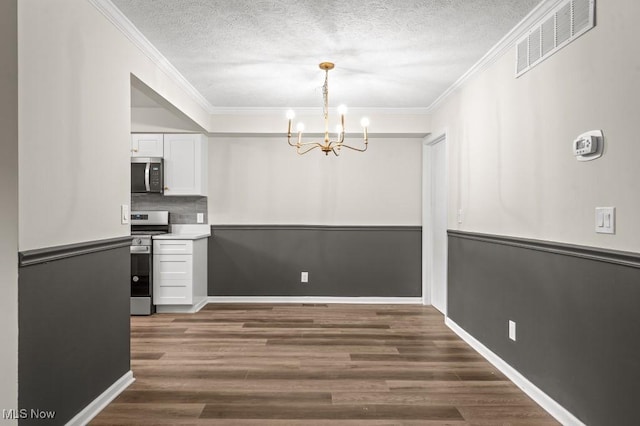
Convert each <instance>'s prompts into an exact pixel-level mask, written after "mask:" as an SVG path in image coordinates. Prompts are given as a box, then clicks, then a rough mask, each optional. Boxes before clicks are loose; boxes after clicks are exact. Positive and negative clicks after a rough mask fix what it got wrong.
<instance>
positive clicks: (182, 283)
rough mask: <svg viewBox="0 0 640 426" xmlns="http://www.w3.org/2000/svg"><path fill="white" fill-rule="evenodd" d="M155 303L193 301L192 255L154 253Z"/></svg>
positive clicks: (177, 303) (188, 302)
mask: <svg viewBox="0 0 640 426" xmlns="http://www.w3.org/2000/svg"><path fill="white" fill-rule="evenodd" d="M153 303H154V304H155V305H190V304H192V303H193V256H192V255H180V254H160V255H158V254H154V255H153Z"/></svg>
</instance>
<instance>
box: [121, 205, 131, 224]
mask: <svg viewBox="0 0 640 426" xmlns="http://www.w3.org/2000/svg"><path fill="white" fill-rule="evenodd" d="M120 223H122V224H123V225H126V224H128V223H129V205H128V204H123V205H121V206H120Z"/></svg>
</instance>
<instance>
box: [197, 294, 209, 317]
mask: <svg viewBox="0 0 640 426" xmlns="http://www.w3.org/2000/svg"><path fill="white" fill-rule="evenodd" d="M207 303H209V298H208V297H204V298H203V299H202V300H201V301H199V302H198V303H196V304H195V305H194V306H193V313H196V312H200V310H201V309H202V308H204V307H205V306H207Z"/></svg>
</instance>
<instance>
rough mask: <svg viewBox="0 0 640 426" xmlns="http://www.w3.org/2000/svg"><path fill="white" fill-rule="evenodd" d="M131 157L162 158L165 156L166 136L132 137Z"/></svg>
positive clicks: (136, 135) (142, 135)
mask: <svg viewBox="0 0 640 426" xmlns="http://www.w3.org/2000/svg"><path fill="white" fill-rule="evenodd" d="M131 156H132V157H160V158H162V157H163V156H164V135H162V134H134V135H131Z"/></svg>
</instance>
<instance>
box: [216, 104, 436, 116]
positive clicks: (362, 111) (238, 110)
mask: <svg viewBox="0 0 640 426" xmlns="http://www.w3.org/2000/svg"><path fill="white" fill-rule="evenodd" d="M289 109H293V110H294V111H295V112H296V114H297V115H299V116H301V115H318V112H319V111H322V107H320V106H318V107H300V108H298V107H293V108H280V107H231V108H227V107H213V108H212V110H211V111H210V112H211V115H268V116H272V115H277V116H284V115H285V114H286V112H287V110H289ZM337 111H338V109H337V108H335V107H330V108H329V114H337V113H338V112H337ZM374 114H384V115H428V114H430V111H429V110H428V109H427V108H376V107H349V110H348V111H347V115H374Z"/></svg>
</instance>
